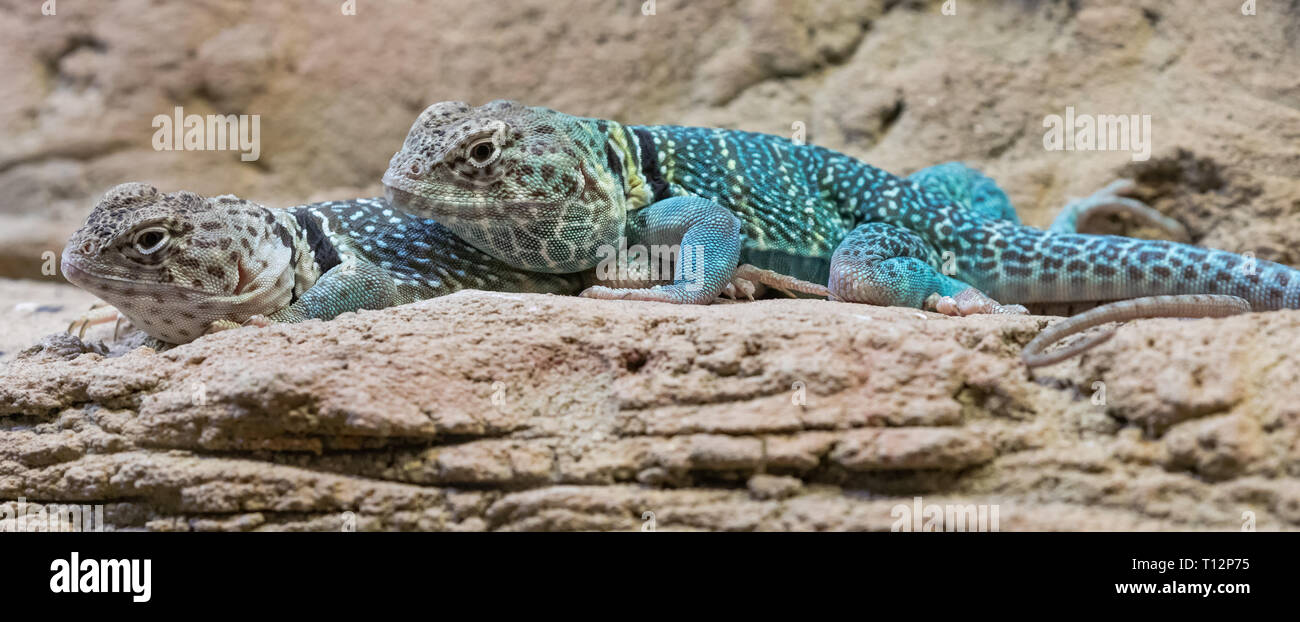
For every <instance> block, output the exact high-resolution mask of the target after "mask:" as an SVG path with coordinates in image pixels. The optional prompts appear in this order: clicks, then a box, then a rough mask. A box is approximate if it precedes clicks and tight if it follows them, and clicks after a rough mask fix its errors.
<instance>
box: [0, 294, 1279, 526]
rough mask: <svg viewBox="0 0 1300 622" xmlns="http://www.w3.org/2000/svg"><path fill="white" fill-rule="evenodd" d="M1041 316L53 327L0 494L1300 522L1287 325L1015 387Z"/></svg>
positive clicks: (463, 309)
mask: <svg viewBox="0 0 1300 622" xmlns="http://www.w3.org/2000/svg"><path fill="white" fill-rule="evenodd" d="M1045 321H1046V320H1045V319H1044V318H1033V317H984V318H962V319H952V318H947V317H943V316H939V315H936V314H928V313H922V312H918V311H911V310H905V309H897V308H877V307H868V306H862V305H853V304H846V303H833V302H826V301H818V300H766V301H760V302H756V303H744V304H719V305H713V306H709V307H679V306H673V305H663V304H653V303H624V302H611V301H591V300H585V299H579V298H567V297H556V296H541V295H515V294H495V293H485V292H475V291H468V292H461V293H458V294H454V295H452V296H447V297H444V298H440V299H435V300H430V301H425V302H422V303H417V304H414V305H408V306H404V307H397V308H394V309H388V310H385V311H379V312H362V313H359V314H348V315H345V316H343V317H341V318H338V319H336V320H334V321H331V322H318V321H313V322H308V323H305V324H300V325H292V326H289V325H280V326H274V327H271V328H267V329H241V330H238V331H229V332H224V333H220V334H217V335H213V336H210V337H205V338H203V339H200V340H199V341H196V342H194V343H192V344H189V345H185V346H181V347H177V348H174V349H171V350H168V351H165V352H161V353H157V352H154V351H153V350H151V349H148V348H137V349H134V350H130V351H129V352H127V353H125V354H124V355H122V356H116V357H111V358H105V357H104V356H103V355H102V354H101V353H98V352H86V350H87V349H88V348H87V347H85V346H84V344H82V342H81V341H79V340H77V339H75V338H73V337H70V336H63V335H55V336H51V337H48V338H46V339H44V340H43V341H42V342H41V344H39V345H38V346H36V347H33V348H32V349H30V350H28V351H26V352H24V353H22V354H20V355H19V356H18V357H17V358H16V359H14V360H13V361H12V362H11V363H10V364H9V365H8V366H7V368H6V369H5V370H4V371H3V375H0V412H4V413H7V416H6V417H4V418H3V419H0V422H2V425H3V426H4V433H3V435H2V437H0V498H8V499H16V498H19V497H25V498H27V499H39V500H43V501H45V502H72V501H76V502H79V503H104V504H106V516H107V520H108V521H109V522H110V523H112V524H114V525H115V526H117V527H119V528H149V529H338V528H340V526H341V525H342V524H343V521H345V520H352V521H355V523H354V524H355V528H357V529H461V530H485V529H487V530H519V529H548V530H568V529H611V530H620V529H627V530H635V529H639V528H641V526H642V525H643V524H645V523H646V520H647V519H648V518H649V517H651V516H653V522H654V524H655V527H656V528H657V529H718V530H751V529H765V530H766V529H773V530H775V529H801V530H802V529H875V530H888V529H890V528H891V527H892V526H893V525H894V523H895V521H896V520H897V519H898V515H896V514H895V513H896V512H897V511H898V510H896V508H897V507H899V506H900V505H901V506H904V507H907V508H910V507H912V504H913V499H914V497H918V496H919V497H921V498H922V499H923V503H924V504H926V505H929V504H938V505H947V504H957V505H967V504H974V505H976V506H979V505H987V506H990V507H996V508H997V510H996V511H997V516H998V521H999V522H998V528H1000V529H1003V530H1011V529H1036V530H1046V529H1240V528H1241V526H1242V523H1243V516H1246V515H1245V514H1244V513H1246V512H1251V513H1253V515H1254V517H1255V518H1254V520H1255V524H1256V526H1257V528H1258V529H1296V528H1298V527H1300V479H1297V475H1300V402H1297V400H1296V399H1295V397H1296V396H1295V395H1294V394H1288V393H1287V392H1286V391H1282V390H1278V388H1279V387H1296V386H1300V360H1297V358H1296V357H1295V356H1294V354H1293V353H1292V352H1291V348H1290V344H1293V343H1295V342H1296V341H1297V340H1300V312H1296V311H1285V312H1275V313H1264V314H1255V315H1250V316H1239V317H1234V318H1228V319H1222V320H1194V321H1179V320H1156V321H1147V322H1141V323H1138V324H1134V325H1131V326H1125V327H1123V328H1122V329H1121V330H1120V331H1119V334H1118V335H1117V336H1116V338H1115V339H1113V340H1111V341H1110V342H1109V343H1107V344H1105V345H1104V346H1102V347H1100V348H1098V349H1097V350H1094V351H1093V352H1091V353H1089V354H1088V355H1086V356H1084V357H1083V358H1082V359H1080V360H1078V361H1074V362H1069V363H1062V364H1058V365H1056V366H1053V367H1049V368H1044V369H1042V370H1040V371H1036V372H1034V373H1033V374H1029V373H1027V372H1026V370H1025V368H1024V367H1023V365H1021V364H1020V362H1019V359H1018V352H1019V350H1020V348H1021V347H1022V346H1023V345H1024V344H1025V343H1027V342H1028V340H1029V339H1031V338H1032V337H1033V336H1034V335H1035V334H1036V333H1037V332H1038V330H1039V329H1040V327H1041V326H1042V325H1043V324H1044V323H1045ZM1152 370H1158V371H1157V372H1154V373H1153V371H1152ZM347 512H351V513H352V514H345V513H347ZM647 512H649V513H652V514H646V513H647ZM643 517H646V518H643Z"/></svg>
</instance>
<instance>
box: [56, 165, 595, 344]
mask: <svg viewBox="0 0 1300 622" xmlns="http://www.w3.org/2000/svg"><path fill="white" fill-rule="evenodd" d="M62 268H63V272H64V276H65V277H66V278H67V279H68V280H69V281H71V282H72V283H73V284H75V285H77V286H79V287H81V288H83V289H86V290H87V291H90V292H91V293H94V294H95V295H97V296H99V297H100V298H102V299H104V300H106V301H108V302H109V303H110V304H112V305H113V306H115V307H116V308H117V310H119V311H120V312H121V313H122V314H123V315H125V316H126V317H127V318H129V319H130V320H131V322H132V324H134V325H135V326H137V327H139V328H141V329H142V330H144V331H145V332H146V333H148V334H149V335H150V336H152V337H154V338H156V339H159V340H161V341H163V342H166V343H185V342H188V341H191V340H193V339H195V338H197V337H199V336H200V335H203V334H205V333H208V332H211V331H213V330H220V329H222V328H229V327H233V326H238V325H240V324H244V323H253V324H264V323H267V322H298V321H303V320H306V319H310V318H320V319H330V318H333V317H334V316H336V315H338V314H340V313H344V312H347V311H356V310H358V309H381V308H385V307H389V306H394V305H400V304H406V303H409V302H414V301H417V300H423V299H426V298H433V297H436V296H442V295H445V294H448V293H451V292H454V291H457V290H460V289H468V288H476V289H487V290H508V291H517V292H539V293H545V292H552V293H575V292H577V291H578V290H579V289H581V286H582V280H581V279H580V278H579V277H578V276H577V275H556V274H542V273H534V272H528V271H524V270H516V269H513V268H511V267H510V266H509V265H507V264H505V263H503V262H501V261H498V260H496V259H495V258H493V257H492V256H490V255H487V254H486V253H483V252H481V251H479V250H477V249H476V248H474V247H473V246H471V245H469V244H466V243H465V242H463V241H461V240H460V239H459V238H457V237H456V236H455V235H453V234H452V233H451V232H449V231H448V230H447V229H445V228H443V227H441V226H440V225H438V224H437V223H436V222H433V221H431V220H427V219H422V218H417V217H415V216H412V215H410V214H407V213H404V212H401V211H397V210H393V209H391V208H390V207H389V206H388V204H387V202H386V201H385V200H384V199H382V198H373V199H355V200H349V201H330V202H324V203H314V204H310V205H302V206H297V207H291V208H286V209H272V208H267V207H263V206H261V205H258V204H256V203H253V202H251V201H246V200H243V199H240V198H238V197H235V196H232V195H223V196H219V197H213V198H205V197H203V196H200V195H197V194H194V193H191V192H175V193H170V194H162V193H159V192H158V191H157V189H155V188H153V187H152V186H148V185H145V184H140V183H128V184H121V185H119V186H116V187H115V188H113V189H112V190H110V191H109V192H108V193H107V194H106V195H105V196H104V198H103V199H102V200H101V201H100V202H99V203H98V204H97V205H96V206H95V208H94V210H92V212H91V213H90V215H89V216H88V217H87V219H86V222H85V224H84V225H83V226H82V227H81V228H80V229H78V230H77V231H76V232H75V233H74V234H73V235H72V237H71V238H70V239H69V240H68V244H67V247H66V248H65V249H64V252H63V261H62Z"/></svg>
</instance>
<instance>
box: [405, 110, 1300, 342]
mask: <svg viewBox="0 0 1300 622" xmlns="http://www.w3.org/2000/svg"><path fill="white" fill-rule="evenodd" d="M384 185H385V186H386V189H387V196H388V198H389V201H390V203H391V204H392V205H393V206H394V207H396V208H398V209H402V210H405V211H409V212H411V213H413V214H417V215H420V216H425V217H430V218H434V219H436V220H437V221H438V222H440V223H442V224H443V225H445V226H447V228H449V229H450V230H452V231H453V232H455V233H456V234H457V235H459V236H460V237H461V238H463V239H465V240H466V241H468V242H470V243H471V244H473V245H474V246H476V247H478V248H479V249H481V250H483V251H485V252H487V253H489V254H491V255H493V256H494V257H496V258H498V259H500V260H501V261H502V262H505V263H507V264H509V265H511V266H514V267H515V268H518V269H525V270H534V271H539V272H551V273H567V272H574V271H579V270H586V269H589V268H591V267H593V266H596V265H597V263H598V262H599V261H600V258H601V257H602V256H607V255H608V254H609V249H610V248H614V247H618V246H620V245H621V244H622V243H643V244H665V245H672V244H680V246H681V248H682V252H683V257H694V259H695V261H694V262H692V261H680V262H678V264H677V267H676V274H675V279H674V281H673V282H672V283H671V284H668V285H660V286H655V287H652V288H648V289H629V288H609V287H604V286H595V287H591V288H588V289H587V290H585V291H583V292H582V295H584V296H588V297H593V298H613V299H630V300H646V301H661V302H673V303H708V302H711V301H712V300H713V299H714V298H716V296H717V295H718V293H719V292H721V291H722V290H723V289H724V288H726V287H727V286H728V285H729V284H730V283H731V282H732V281H733V279H734V278H735V277H736V275H737V271H738V269H741V270H742V271H747V274H749V275H751V276H753V277H755V278H757V279H759V280H760V281H761V282H765V283H767V282H768V281H772V283H768V284H776V285H778V286H782V285H783V286H785V287H786V288H787V289H790V288H794V284H797V283H802V284H803V285H802V287H803V290H802V291H809V292H812V293H824V294H827V295H829V296H830V297H832V298H836V299H840V300H845V301H851V302H863V303H870V304H876V305H896V306H906V307H913V308H928V309H931V310H935V311H939V312H941V313H944V314H948V315H967V314H972V313H994V312H1011V313H1017V312H1019V313H1023V312H1026V310H1025V309H1024V307H1021V306H1019V305H1021V304H1029V303H1069V302H1109V301H1117V300H1127V299H1138V300H1129V301H1128V302H1127V303H1125V304H1124V305H1122V306H1120V307H1108V308H1107V309H1106V310H1105V311H1104V312H1103V313H1102V314H1101V315H1094V316H1092V317H1093V319H1096V318H1098V317H1102V316H1105V317H1108V318H1111V319H1122V318H1124V317H1140V316H1143V315H1152V314H1157V315H1158V314H1164V313H1177V314H1183V315H1187V314H1193V315H1195V314H1199V315H1205V314H1216V313H1217V314H1223V313H1231V312H1238V311H1241V310H1242V309H1244V308H1251V309H1254V310H1266V309H1279V308H1297V307H1300V271H1297V270H1295V269H1292V268H1289V267H1287V266H1283V265H1280V264H1277V263H1273V262H1269V261H1263V260H1259V261H1255V260H1251V259H1246V258H1243V257H1242V256H1241V255H1237V254H1235V253H1230V252H1226V251H1220V250H1213V249H1206V248H1200V247H1194V246H1189V245H1185V244H1179V243H1175V242H1169V241H1162V240H1139V239H1132V238H1125V237H1118V236H1102V235H1085V234H1079V233H1076V232H1074V227H1075V226H1076V225H1077V223H1078V222H1079V221H1080V220H1081V219H1082V218H1081V216H1083V215H1084V214H1085V213H1086V212H1087V211H1088V209H1076V210H1067V212H1066V213H1065V214H1063V216H1062V218H1061V219H1058V221H1057V223H1056V224H1055V225H1054V226H1053V227H1052V228H1051V229H1049V230H1048V231H1043V230H1040V229H1035V228H1032V227H1027V226H1022V225H1021V224H1020V223H1019V221H1018V219H1016V218H1015V212H1014V210H1013V209H1012V208H1011V205H1010V202H1009V201H1008V200H1007V197H1006V195H1005V194H1004V193H1002V191H1001V190H999V189H998V188H997V186H996V185H995V184H993V182H992V181H991V180H989V179H988V178H987V177H984V176H983V175H981V174H979V173H978V172H976V171H974V170H972V169H969V168H967V167H964V166H961V165H959V164H951V163H950V164H945V165H940V166H937V167H931V168H930V169H924V170H922V171H920V172H918V173H916V174H914V175H912V176H911V177H909V178H902V177H898V176H895V175H893V174H890V173H888V172H886V171H884V170H881V169H879V168H876V167H873V166H870V165H868V164H866V163H863V162H861V161H859V160H857V159H855V158H852V157H849V156H847V155H843V154H840V153H837V152H835V151H832V150H829V149H825V148H822V147H819V146H815V145H808V144H799V143H796V142H793V141H791V140H789V139H786V138H783V137H777V136H771V135H765V134H757V133H751V132H743V131H737V130H726V129H716V128H697V127H680V126H664V125H660V126H636V125H624V124H621V123H618V122H615V121H610V120H604V119H592V118H581V117H575V116H571V115H567V114H564V113H561V112H557V111H554V110H549V109H546V108H540V107H528V106H524V105H521V104H519V103H516V102H511V101H505V100H498V101H494V102H490V103H488V104H486V105H484V106H481V107H477V108H474V107H470V106H468V105H467V104H464V103H462V102H443V103H439V104H434V105H433V106H430V107H429V108H428V109H426V110H425V111H424V112H423V113H421V114H420V116H419V117H418V118H417V119H416V121H415V123H414V124H413V125H412V127H411V130H410V132H409V133H408V135H407V137H406V139H405V142H404V144H403V146H402V148H401V149H400V150H399V151H398V152H397V153H396V154H395V155H394V156H393V158H392V160H391V162H390V163H389V168H388V171H387V172H386V173H385V175H384ZM1115 199H1118V197H1115ZM1099 200H1100V203H1102V204H1104V205H1099V204H1094V205H1092V206H1091V207H1093V208H1097V209H1095V210H1093V211H1107V210H1115V209H1119V210H1124V211H1128V212H1130V213H1135V214H1136V215H1138V216H1140V217H1143V216H1144V217H1146V218H1147V219H1148V220H1153V221H1156V222H1157V224H1162V223H1163V224H1164V225H1165V228H1166V229H1167V230H1171V231H1173V230H1175V229H1176V228H1177V226H1176V224H1170V223H1169V222H1168V219H1164V217H1163V216H1160V215H1159V214H1157V213H1155V212H1154V211H1151V210H1149V208H1146V207H1145V206H1141V205H1137V206H1133V205H1125V204H1124V203H1123V201H1121V200H1112V198H1108V197H1105V196H1102V197H1100V199H1099ZM1143 210H1146V212H1145V213H1143ZM1162 219H1163V221H1162ZM687 249H691V250H693V251H694V252H693V253H686V250H687ZM792 282H793V283H792ZM1185 294H1208V295H1212V296H1209V297H1200V298H1194V299H1188V298H1180V299H1175V300H1170V299H1167V298H1159V297H1158V296H1167V295H1185ZM1145 297H1157V298H1145ZM998 300H1001V301H1004V302H1007V303H1015V304H1006V305H1003V304H1000V303H998V302H997V301H998ZM1117 313H1118V315H1116V314H1117ZM1072 327H1073V328H1074V329H1077V328H1078V327H1079V324H1078V323H1077V322H1075V323H1073V324H1072V323H1070V320H1067V323H1066V324H1065V328H1066V329H1071V328H1072ZM1065 332H1066V333H1067V334H1068V332H1073V330H1066V331H1065ZM1057 336H1058V337H1059V336H1064V335H1060V334H1058V335H1057ZM1029 350H1030V351H1029V352H1027V353H1026V361H1027V362H1029V363H1030V364H1042V363H1043V361H1044V359H1042V358H1038V359H1034V358H1033V355H1034V353H1035V352H1036V351H1041V349H1039V350H1033V349H1029Z"/></svg>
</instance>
